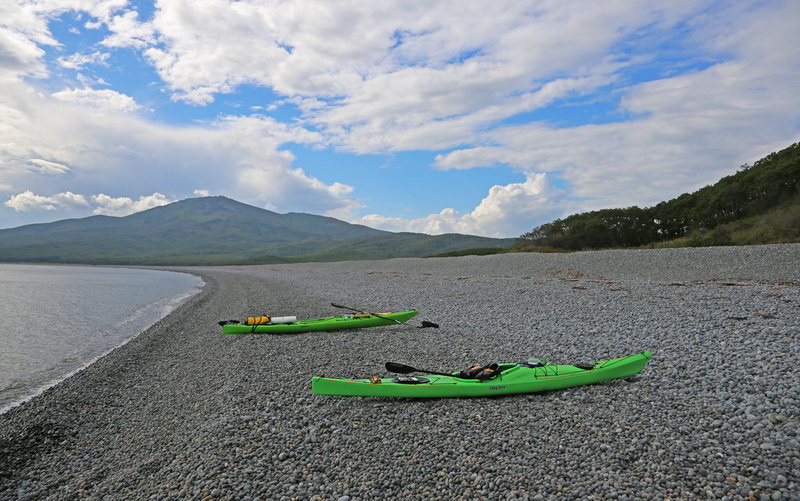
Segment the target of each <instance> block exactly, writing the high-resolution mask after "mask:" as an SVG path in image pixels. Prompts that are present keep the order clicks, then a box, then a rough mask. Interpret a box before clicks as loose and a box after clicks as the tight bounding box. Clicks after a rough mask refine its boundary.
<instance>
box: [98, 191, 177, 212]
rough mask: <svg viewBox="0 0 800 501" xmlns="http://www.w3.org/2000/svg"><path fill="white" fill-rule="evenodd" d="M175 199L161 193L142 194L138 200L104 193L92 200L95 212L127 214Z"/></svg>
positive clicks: (165, 203)
mask: <svg viewBox="0 0 800 501" xmlns="http://www.w3.org/2000/svg"><path fill="white" fill-rule="evenodd" d="M174 201H175V200H169V199H168V198H167V197H165V196H164V195H162V194H161V193H153V194H152V195H146V196H141V197H139V198H138V199H137V200H133V199H132V198H129V197H111V196H108V195H106V194H103V193H100V194H98V195H92V202H93V203H94V204H96V207H95V209H94V211H93V212H94V213H95V214H104V215H106V216H127V215H129V214H133V213H134V212H141V211H143V210H147V209H152V208H153V207H160V206H162V205H167V204H169V203H172V202H174Z"/></svg>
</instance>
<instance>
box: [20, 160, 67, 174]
mask: <svg viewBox="0 0 800 501" xmlns="http://www.w3.org/2000/svg"><path fill="white" fill-rule="evenodd" d="M28 162H29V163H30V164H31V165H32V167H33V169H34V170H35V171H38V172H41V173H43V174H50V175H60V174H67V173H68V172H69V171H70V170H71V169H70V168H69V166H68V165H64V164H61V163H58V162H50V161H49V160H43V159H41V158H32V159H30V160H28Z"/></svg>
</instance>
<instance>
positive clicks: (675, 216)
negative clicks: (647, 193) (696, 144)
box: [517, 142, 800, 250]
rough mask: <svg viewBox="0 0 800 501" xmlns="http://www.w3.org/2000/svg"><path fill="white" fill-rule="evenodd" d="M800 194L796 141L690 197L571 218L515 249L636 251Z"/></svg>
mask: <svg viewBox="0 0 800 501" xmlns="http://www.w3.org/2000/svg"><path fill="white" fill-rule="evenodd" d="M798 195H800V142H798V143H795V144H793V145H791V146H789V147H788V148H786V149H783V150H781V151H779V152H773V153H770V154H769V155H767V156H766V157H764V158H762V159H761V160H758V161H757V162H755V163H754V164H753V165H748V164H745V165H742V166H741V167H740V168H739V170H738V172H736V174H733V175H730V176H726V177H724V178H722V179H720V180H719V182H717V183H716V184H714V185H710V186H706V187H704V188H701V189H699V190H698V191H695V192H694V193H684V194H683V195H681V196H679V197H677V198H674V199H672V200H669V201H666V202H661V203H659V204H658V205H655V206H653V207H648V208H644V209H642V208H640V207H637V206H633V207H628V208H625V209H603V210H596V211H591V212H584V213H580V214H573V215H571V216H568V217H566V218H564V219H556V220H555V221H552V222H550V223H547V224H543V225H541V226H537V227H536V228H534V229H533V230H531V231H529V232H528V233H525V234H523V235H521V236H520V237H519V239H518V243H517V246H519V247H530V246H536V247H549V248H554V249H567V250H580V249H600V248H625V247H639V246H642V245H646V244H650V243H655V242H660V241H665V240H673V239H676V238H681V237H684V236H687V235H689V234H690V233H691V232H694V231H698V230H700V231H705V230H712V229H714V228H716V227H717V226H719V225H721V224H725V223H729V222H732V221H736V220H738V219H741V218H745V217H749V216H754V215H758V214H762V213H764V212H766V211H768V210H769V209H771V208H773V207H775V206H777V205H780V204H781V203H784V202H786V201H788V200H790V199H793V198H795V197H797V196H798Z"/></svg>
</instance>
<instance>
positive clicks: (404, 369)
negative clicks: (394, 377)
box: [386, 362, 419, 374]
mask: <svg viewBox="0 0 800 501" xmlns="http://www.w3.org/2000/svg"><path fill="white" fill-rule="evenodd" d="M386 370H387V371H389V372H396V373H397V374H411V373H412V372H419V371H417V369H415V368H413V367H411V366H410V365H403V364H398V363H396V362H386Z"/></svg>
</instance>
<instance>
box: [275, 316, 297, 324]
mask: <svg viewBox="0 0 800 501" xmlns="http://www.w3.org/2000/svg"><path fill="white" fill-rule="evenodd" d="M269 320H270V321H269V323H271V324H291V323H293V322H297V317H270V319H269Z"/></svg>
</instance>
